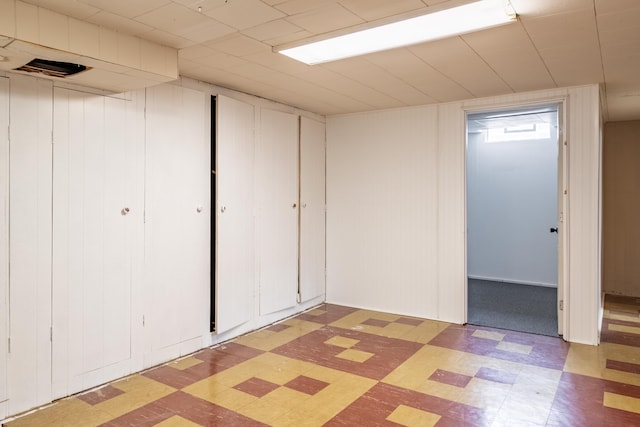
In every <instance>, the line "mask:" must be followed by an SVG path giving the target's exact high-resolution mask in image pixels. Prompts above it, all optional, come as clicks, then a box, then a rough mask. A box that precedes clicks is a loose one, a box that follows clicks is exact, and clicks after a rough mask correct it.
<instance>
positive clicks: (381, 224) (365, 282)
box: [327, 106, 455, 318]
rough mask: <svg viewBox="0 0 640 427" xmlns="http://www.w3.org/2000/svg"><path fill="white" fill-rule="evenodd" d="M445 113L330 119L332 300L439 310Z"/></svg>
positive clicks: (423, 312)
mask: <svg viewBox="0 0 640 427" xmlns="http://www.w3.org/2000/svg"><path fill="white" fill-rule="evenodd" d="M437 112H438V109H437V107H432V106H429V107H419V108H412V109H401V110H391V111H383V112H375V113H367V114H356V115H349V116H339V117H331V118H328V121H327V144H328V146H327V300H328V301H329V302H332V303H338V304H344V305H350V306H357V307H366V308H371V309H376V310H382V311H390V312H397V313H405V314H410V315H415V316H423V317H429V318H438V317H439V316H438V286H437V281H438V263H439V256H438V240H437V233H438V227H437V221H438V204H437V197H438V164H437V158H438V157H437V156H438V115H437ZM454 184H455V182H454Z"/></svg>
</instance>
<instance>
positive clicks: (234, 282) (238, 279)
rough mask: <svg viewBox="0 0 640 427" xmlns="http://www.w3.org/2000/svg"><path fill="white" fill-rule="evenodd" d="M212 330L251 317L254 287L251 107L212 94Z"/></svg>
mask: <svg viewBox="0 0 640 427" xmlns="http://www.w3.org/2000/svg"><path fill="white" fill-rule="evenodd" d="M216 105H217V119H216V129H217V136H216V146H217V149H216V163H217V164H216V183H217V191H216V197H217V199H218V200H217V204H216V239H217V247H216V270H217V271H216V332H218V333H221V332H224V331H227V330H229V329H231V328H233V327H235V326H238V325H241V324H242V323H245V322H247V321H248V320H250V319H251V317H252V314H253V308H254V306H255V304H254V301H253V295H254V287H255V257H254V252H255V251H254V244H255V234H254V215H253V210H254V201H253V196H254V191H253V186H254V160H253V159H254V138H255V136H254V127H255V126H254V125H255V118H254V107H253V106H252V105H249V104H245V103H244V102H240V101H236V100H234V99H231V98H227V97H224V96H218V97H217V100H216Z"/></svg>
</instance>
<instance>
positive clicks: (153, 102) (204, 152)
mask: <svg viewBox="0 0 640 427" xmlns="http://www.w3.org/2000/svg"><path fill="white" fill-rule="evenodd" d="M146 93H147V103H146V173H145V206H146V207H145V292H144V295H145V298H146V299H147V301H148V305H147V306H146V312H145V316H144V317H145V335H146V336H147V343H146V349H145V360H144V364H145V366H152V365H155V364H158V363H160V362H164V361H166V360H169V359H172V358H175V357H178V356H181V355H183V354H187V353H190V352H193V351H195V350H197V349H199V348H201V347H202V345H203V344H204V337H205V335H206V336H208V333H209V326H208V323H209V321H208V319H209V316H208V313H209V301H210V244H211V231H210V230H211V211H210V206H211V191H210V175H211V169H210V166H211V161H210V159H211V151H210V138H209V136H208V133H207V131H206V127H207V126H208V120H207V121H205V117H206V114H207V111H209V110H208V109H207V107H206V104H205V100H206V98H205V95H204V94H203V93H201V92H197V91H194V90H191V89H186V88H182V87H179V86H174V85H161V86H156V87H152V88H149V89H147V91H146Z"/></svg>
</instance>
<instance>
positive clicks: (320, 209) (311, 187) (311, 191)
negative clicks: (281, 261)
mask: <svg viewBox="0 0 640 427" xmlns="http://www.w3.org/2000/svg"><path fill="white" fill-rule="evenodd" d="M324 273H325V124H324V123H320V122H317V121H315V120H312V119H308V118H306V117H301V118H300V297H301V299H302V301H308V300H310V299H312V298H315V297H318V296H321V295H324V293H325V277H324V276H325V274H324Z"/></svg>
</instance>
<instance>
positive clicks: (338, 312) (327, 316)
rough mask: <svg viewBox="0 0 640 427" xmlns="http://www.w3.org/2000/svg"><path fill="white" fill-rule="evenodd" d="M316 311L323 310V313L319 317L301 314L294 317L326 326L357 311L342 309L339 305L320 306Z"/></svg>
mask: <svg viewBox="0 0 640 427" xmlns="http://www.w3.org/2000/svg"><path fill="white" fill-rule="evenodd" d="M318 309H319V310H325V312H324V313H322V314H319V315H312V314H309V313H302V314H299V315H298V316H296V319H300V320H306V321H309V322H314V323H321V324H323V325H328V324H330V323H333V322H335V321H336V320H340V319H342V318H343V317H345V316H347V315H349V314H351V313H353V312H356V311H358V309H357V308H351V307H344V306H341V305H334V304H322V305H320V306H318Z"/></svg>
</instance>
